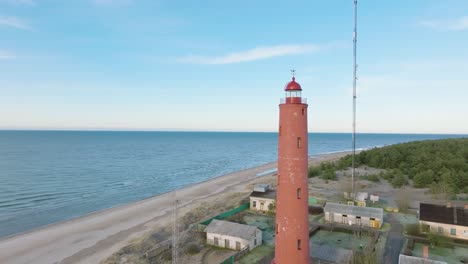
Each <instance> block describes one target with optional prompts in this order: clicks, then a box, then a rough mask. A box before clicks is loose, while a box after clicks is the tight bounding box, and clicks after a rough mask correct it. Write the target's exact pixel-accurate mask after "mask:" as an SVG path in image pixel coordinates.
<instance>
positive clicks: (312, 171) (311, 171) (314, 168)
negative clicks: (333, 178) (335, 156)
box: [308, 166, 321, 178]
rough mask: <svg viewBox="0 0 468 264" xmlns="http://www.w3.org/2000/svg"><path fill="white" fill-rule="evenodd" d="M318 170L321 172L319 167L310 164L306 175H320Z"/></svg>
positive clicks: (310, 176)
mask: <svg viewBox="0 0 468 264" xmlns="http://www.w3.org/2000/svg"><path fill="white" fill-rule="evenodd" d="M320 172H321V170H320V167H318V166H310V167H309V172H308V176H309V178H312V177H316V176H319V175H320Z"/></svg>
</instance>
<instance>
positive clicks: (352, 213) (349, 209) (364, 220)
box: [323, 203, 383, 228]
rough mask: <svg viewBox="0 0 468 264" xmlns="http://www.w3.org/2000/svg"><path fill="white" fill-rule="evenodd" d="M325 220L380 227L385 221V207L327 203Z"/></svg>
mask: <svg viewBox="0 0 468 264" xmlns="http://www.w3.org/2000/svg"><path fill="white" fill-rule="evenodd" d="M323 210H324V212H325V221H326V222H328V223H339V224H345V225H357V226H368V227H373V228H380V227H381V226H382V223H383V209H382V208H372V207H361V206H354V205H347V204H338V203H327V204H325V207H324V209H323Z"/></svg>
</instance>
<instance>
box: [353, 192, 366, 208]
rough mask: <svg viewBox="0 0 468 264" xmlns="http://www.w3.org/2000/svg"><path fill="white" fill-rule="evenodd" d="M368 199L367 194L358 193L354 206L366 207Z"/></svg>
mask: <svg viewBox="0 0 468 264" xmlns="http://www.w3.org/2000/svg"><path fill="white" fill-rule="evenodd" d="M368 197H369V194H368V193H367V192H358V193H357V194H356V199H355V200H356V205H357V206H362V207H366V201H367V198H368Z"/></svg>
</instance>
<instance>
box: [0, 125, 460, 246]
mask: <svg viewBox="0 0 468 264" xmlns="http://www.w3.org/2000/svg"><path fill="white" fill-rule="evenodd" d="M448 137H456V136H455V135H414V134H412V135H407V134H406V135H405V134H359V135H358V136H357V147H358V148H370V147H375V146H383V145H389V144H394V143H399V142H406V141H413V140H422V139H438V138H448ZM276 148H277V134H276V133H216V132H96V131H93V132H78V131H0V237H5V236H8V235H12V234H15V233H19V232H24V231H26V230H29V229H32V228H36V227H40V226H43V225H47V224H51V223H54V222H57V221H61V220H65V219H69V218H72V217H77V216H80V215H83V214H86V213H89V212H93V211H96V210H100V209H104V208H109V207H113V206H116V205H120V204H125V203H129V202H132V201H137V200H141V199H143V198H147V197H150V196H154V195H157V194H160V193H163V192H167V191H170V190H174V189H176V188H180V187H182V186H186V185H189V184H193V183H197V182H201V181H204V180H207V179H209V178H213V177H216V176H220V175H223V174H226V173H230V172H234V171H237V170H241V169H245V168H249V167H253V166H258V165H261V164H264V163H268V162H271V161H275V160H276V155H277V149H276ZM350 148H351V135H350V134H329V133H326V134H325V133H324V134H320V133H317V134H315V133H313V134H310V135H309V152H310V155H316V154H322V153H330V152H337V151H344V150H349V149H350Z"/></svg>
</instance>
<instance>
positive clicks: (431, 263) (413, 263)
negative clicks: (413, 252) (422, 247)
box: [398, 254, 447, 264]
mask: <svg viewBox="0 0 468 264" xmlns="http://www.w3.org/2000/svg"><path fill="white" fill-rule="evenodd" d="M398 264H447V262H443V261H436V260H431V259H427V258H418V257H413V256H406V255H401V254H400V258H399V259H398Z"/></svg>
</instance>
